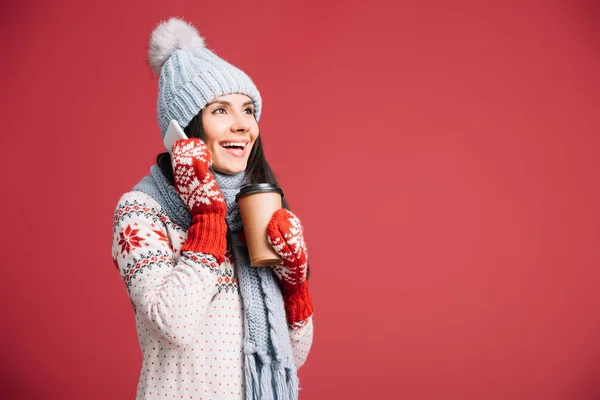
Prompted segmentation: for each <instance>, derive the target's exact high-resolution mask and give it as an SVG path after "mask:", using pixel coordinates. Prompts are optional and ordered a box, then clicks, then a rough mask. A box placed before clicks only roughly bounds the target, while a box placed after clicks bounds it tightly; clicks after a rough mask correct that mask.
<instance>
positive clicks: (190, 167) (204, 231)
mask: <svg viewBox="0 0 600 400" xmlns="http://www.w3.org/2000/svg"><path fill="white" fill-rule="evenodd" d="M171 164H172V166H173V177H174V184H175V190H176V191H177V193H178V194H179V197H181V199H182V200H183V202H184V203H185V204H186V205H187V207H188V209H189V210H190V212H191V214H192V225H191V226H190V229H189V230H188V238H187V240H186V242H185V243H184V244H183V246H182V247H181V252H182V253H183V252H184V251H186V250H189V251H193V252H199V253H204V254H212V255H214V256H215V257H216V259H217V261H218V262H219V264H221V263H222V262H223V260H224V259H225V250H226V248H227V223H226V222H225V216H226V214H227V205H226V204H225V199H224V198H223V194H222V193H221V190H220V189H219V186H218V185H217V181H216V180H215V177H214V175H213V174H212V172H210V170H209V167H210V166H211V164H212V158H211V156H210V153H209V152H208V148H207V147H206V144H204V142H203V141H202V140H200V139H182V140H178V141H177V142H175V144H174V145H173V151H172V154H171Z"/></svg>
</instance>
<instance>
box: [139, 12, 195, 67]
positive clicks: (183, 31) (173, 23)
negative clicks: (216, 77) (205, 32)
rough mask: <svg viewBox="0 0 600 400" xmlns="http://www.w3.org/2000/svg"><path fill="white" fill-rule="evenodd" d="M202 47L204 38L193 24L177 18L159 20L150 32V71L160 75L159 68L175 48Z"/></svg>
mask: <svg viewBox="0 0 600 400" xmlns="http://www.w3.org/2000/svg"><path fill="white" fill-rule="evenodd" d="M193 47H204V38H203V37H201V36H200V35H199V34H198V31H197V30H196V28H194V26H193V25H191V24H189V23H187V22H185V21H184V20H182V19H179V18H170V19H169V20H167V21H164V22H161V23H159V24H158V26H157V27H156V28H155V29H154V30H153V31H152V33H151V34H150V47H149V48H148V62H149V64H150V67H151V68H152V71H153V72H154V73H155V74H156V75H160V70H161V68H162V66H163V65H164V64H165V62H166V61H167V60H168V59H169V57H170V56H171V54H172V53H173V52H174V51H176V50H180V49H181V50H185V49H189V48H193Z"/></svg>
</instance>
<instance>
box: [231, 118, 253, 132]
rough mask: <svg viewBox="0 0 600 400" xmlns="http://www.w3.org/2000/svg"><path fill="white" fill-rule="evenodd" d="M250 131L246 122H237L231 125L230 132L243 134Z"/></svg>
mask: <svg viewBox="0 0 600 400" xmlns="http://www.w3.org/2000/svg"><path fill="white" fill-rule="evenodd" d="M249 130H250V124H249V123H248V122H246V121H242V120H238V121H235V122H234V123H233V124H231V131H232V132H241V133H245V132H248V131H249Z"/></svg>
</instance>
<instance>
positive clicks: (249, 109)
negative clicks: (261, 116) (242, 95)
mask: <svg viewBox="0 0 600 400" xmlns="http://www.w3.org/2000/svg"><path fill="white" fill-rule="evenodd" d="M244 112H245V113H246V114H250V115H252V114H254V109H253V108H252V107H248V108H246V109H245V110H244Z"/></svg>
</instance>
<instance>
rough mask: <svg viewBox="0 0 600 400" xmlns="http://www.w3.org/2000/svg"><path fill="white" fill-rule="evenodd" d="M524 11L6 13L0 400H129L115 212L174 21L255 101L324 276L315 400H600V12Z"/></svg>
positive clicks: (132, 350) (299, 8)
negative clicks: (155, 36) (150, 62)
mask: <svg viewBox="0 0 600 400" xmlns="http://www.w3.org/2000/svg"><path fill="white" fill-rule="evenodd" d="M483 3H486V4H485V5H483ZM520 3H521V2H519V1H510V2H509V1H504V2H496V3H491V2H478V1H473V2H450V1H421V2H413V1H403V2H392V1H390V2H387V3H386V2H383V1H379V0H371V1H368V2H359V1H345V2H341V1H340V2H339V3H338V2H333V1H332V2H324V1H302V2H298V1H297V2H284V1H266V0H265V1H261V0H253V1H246V2H242V1H239V2H238V1H227V2H220V1H219V2H217V1H214V2H198V1H169V2H167V1H164V0H163V1H156V0H152V1H143V2H142V1H140V2H137V3H136V2H124V1H112V0H111V1H97V0H95V1H85V2H80V1H74V0H73V1H64V0H62V1H52V2H36V1H21V2H14V1H13V2H9V3H6V2H4V3H3V4H2V6H1V12H0V34H1V37H2V43H3V44H2V57H1V62H0V72H1V73H0V85H1V86H0V87H1V93H2V95H1V102H2V107H1V109H0V113H1V115H0V116H1V119H0V121H1V122H2V134H1V136H0V138H1V139H0V140H1V141H2V143H1V146H0V149H1V151H2V156H1V157H0V160H1V162H2V171H3V172H2V178H3V179H2V185H0V186H1V187H0V190H1V195H2V207H1V209H0V213H1V214H0V217H1V220H2V223H3V227H4V230H3V233H2V249H3V252H2V258H3V259H2V264H3V271H4V274H3V277H2V279H0V295H1V296H2V297H1V300H2V301H1V302H0V305H1V310H0V311H1V316H2V319H3V322H2V329H1V335H2V337H1V345H2V349H1V353H0V354H2V357H1V361H0V365H1V370H0V379H1V381H2V382H0V397H1V398H3V399H106V398H110V399H132V398H133V397H134V393H135V389H136V384H137V379H138V374H139V369H140V367H141V353H140V349H139V345H138V342H137V335H136V332H135V323H134V317H133V310H132V308H131V305H130V303H129V301H128V299H127V295H126V291H125V288H124V285H123V283H122V281H121V280H120V278H119V275H118V272H117V270H116V268H115V267H114V265H113V264H112V260H111V252H110V246H111V234H112V213H113V211H114V207H115V206H116V202H117V200H118V198H119V197H120V196H121V194H122V193H124V192H126V191H128V190H129V189H130V188H131V187H132V186H133V185H134V184H135V183H136V182H138V181H139V179H140V178H141V177H142V176H143V175H145V174H146V173H147V172H148V169H149V167H150V165H151V164H152V163H153V161H154V158H155V156H156V154H157V153H158V152H160V151H162V148H161V140H160V135H159V131H158V126H157V122H156V111H155V107H156V92H157V84H156V80H155V79H154V78H152V76H151V74H150V72H149V70H148V68H147V66H146V65H145V59H146V50H147V43H148V41H147V37H148V34H149V32H150V31H151V29H152V28H153V27H154V26H155V24H156V23H157V22H158V20H159V19H161V18H165V17H167V16H170V15H177V16H183V17H185V18H187V19H189V20H191V21H192V22H194V23H195V24H196V25H197V26H198V28H199V30H200V32H201V33H202V34H203V35H204V36H205V37H206V39H207V42H208V44H209V47H210V48H212V49H214V50H215V51H216V53H217V54H219V55H220V56H222V57H224V58H226V59H228V60H229V61H230V62H232V63H234V64H236V65H238V66H240V67H241V68H242V69H243V70H244V71H246V72H247V73H248V74H249V75H250V76H251V77H252V78H253V80H254V81H255V82H256V84H257V85H258V87H259V89H260V90H261V92H262V95H263V99H264V113H263V116H262V118H261V121H260V123H261V124H260V125H261V130H262V134H263V138H264V140H265V146H266V153H267V157H268V159H269V160H270V162H271V164H272V166H273V167H274V168H275V170H276V172H277V174H278V176H279V178H280V180H281V182H282V186H283V187H284V190H285V191H286V196H287V197H288V199H289V200H290V203H291V206H292V209H293V210H294V211H295V212H296V213H297V214H298V215H299V217H300V218H301V220H302V221H303V224H304V225H305V229H306V238H307V242H308V246H309V252H310V254H311V259H312V261H311V267H312V278H311V280H312V283H311V290H312V293H313V297H314V301H315V307H316V313H315V316H314V321H315V340H314V346H313V349H312V352H311V355H310V356H309V359H308V362H307V364H306V365H305V366H304V367H303V368H302V369H301V370H300V379H301V386H302V387H303V390H302V392H301V398H304V399H367V398H373V399H375V398H399V399H400V398H402V399H415V400H433V399H435V400H439V399H444V400H445V399H460V400H471V399H478V400H480V399H545V400H548V399H565V400H579V399H582V400H583V399H585V400H587V399H590V400H591V399H598V398H600V373H599V372H598V371H599V369H598V365H599V363H600V312H599V309H598V308H599V306H600V299H599V295H598V286H599V284H600V273H599V271H598V261H599V258H600V257H599V251H598V249H599V246H598V241H599V239H600V225H599V223H600V212H599V207H598V206H599V200H600V190H599V187H598V183H599V181H600V180H599V178H600V172H599V169H598V165H597V162H598V156H599V155H600V137H599V132H598V128H599V122H600V121H599V120H600V118H599V114H600V112H599V109H600V95H599V89H600V85H599V83H600V82H599V78H598V71H600V59H599V58H600V56H599V48H600V47H599V45H600V34H599V33H600V29H599V28H598V25H597V24H598V21H599V20H600V7H598V5H597V3H596V2H594V1H575V2H567V1H563V2H557V1H543V2H538V3H533V2H525V3H527V5H525V4H520Z"/></svg>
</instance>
